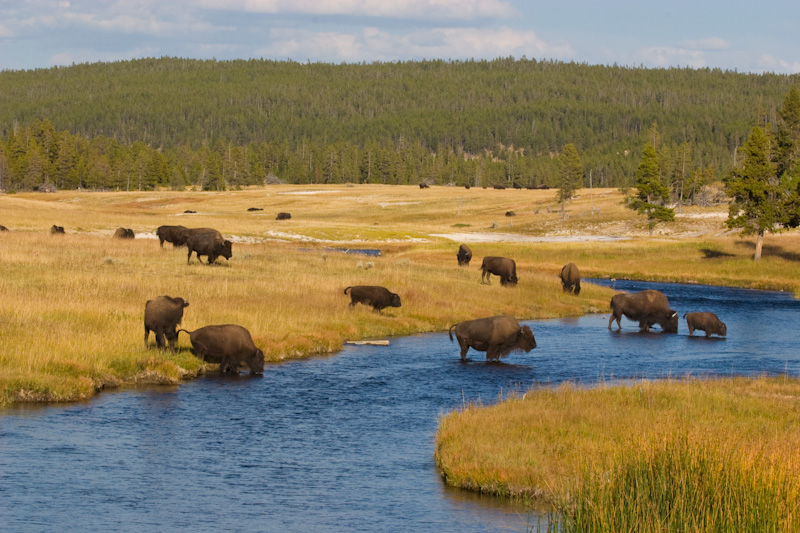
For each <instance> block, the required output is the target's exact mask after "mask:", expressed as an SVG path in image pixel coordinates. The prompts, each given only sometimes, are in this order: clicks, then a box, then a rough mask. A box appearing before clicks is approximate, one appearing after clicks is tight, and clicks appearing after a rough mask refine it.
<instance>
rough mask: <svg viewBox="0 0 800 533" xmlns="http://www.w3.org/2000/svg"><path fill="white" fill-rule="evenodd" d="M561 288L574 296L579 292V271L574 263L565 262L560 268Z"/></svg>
mask: <svg viewBox="0 0 800 533" xmlns="http://www.w3.org/2000/svg"><path fill="white" fill-rule="evenodd" d="M561 288H562V289H564V292H571V293H573V294H575V296H577V295H579V294H580V293H581V273H580V271H579V270H578V267H577V266H576V265H575V263H567V264H566V265H564V268H562V269H561Z"/></svg>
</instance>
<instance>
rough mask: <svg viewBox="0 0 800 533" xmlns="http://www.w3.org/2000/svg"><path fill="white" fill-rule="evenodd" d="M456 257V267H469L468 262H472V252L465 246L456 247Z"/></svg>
mask: <svg viewBox="0 0 800 533" xmlns="http://www.w3.org/2000/svg"><path fill="white" fill-rule="evenodd" d="M456 257H457V258H458V266H469V262H470V261H471V260H472V250H470V249H469V246H467V245H466V244H462V245H461V246H459V247H458V253H457V254H456Z"/></svg>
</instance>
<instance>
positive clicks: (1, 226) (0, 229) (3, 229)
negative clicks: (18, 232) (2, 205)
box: [0, 224, 8, 231]
mask: <svg viewBox="0 0 800 533" xmlns="http://www.w3.org/2000/svg"><path fill="white" fill-rule="evenodd" d="M0 231H8V228H7V227H5V226H3V225H2V224H0Z"/></svg>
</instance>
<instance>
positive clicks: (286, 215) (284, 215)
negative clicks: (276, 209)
mask: <svg viewBox="0 0 800 533" xmlns="http://www.w3.org/2000/svg"><path fill="white" fill-rule="evenodd" d="M290 218H292V214H291V213H283V212H281V213H278V216H276V217H275V220H289V219H290Z"/></svg>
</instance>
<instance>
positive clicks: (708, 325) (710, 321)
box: [683, 311, 728, 337]
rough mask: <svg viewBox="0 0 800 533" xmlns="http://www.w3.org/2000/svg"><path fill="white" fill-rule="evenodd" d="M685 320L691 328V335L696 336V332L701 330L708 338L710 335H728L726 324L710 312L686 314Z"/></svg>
mask: <svg viewBox="0 0 800 533" xmlns="http://www.w3.org/2000/svg"><path fill="white" fill-rule="evenodd" d="M683 318H685V319H686V325H687V326H688V327H689V335H694V330H696V329H699V330H700V331H704V332H705V333H706V337H708V336H710V335H719V336H720V337H725V336H726V335H727V334H728V328H727V326H725V323H724V322H723V321H721V320H720V319H719V318H717V315H715V314H714V313H709V312H707V311H706V312H696V313H685V314H684V315H683Z"/></svg>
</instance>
